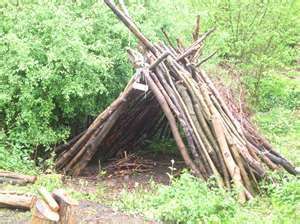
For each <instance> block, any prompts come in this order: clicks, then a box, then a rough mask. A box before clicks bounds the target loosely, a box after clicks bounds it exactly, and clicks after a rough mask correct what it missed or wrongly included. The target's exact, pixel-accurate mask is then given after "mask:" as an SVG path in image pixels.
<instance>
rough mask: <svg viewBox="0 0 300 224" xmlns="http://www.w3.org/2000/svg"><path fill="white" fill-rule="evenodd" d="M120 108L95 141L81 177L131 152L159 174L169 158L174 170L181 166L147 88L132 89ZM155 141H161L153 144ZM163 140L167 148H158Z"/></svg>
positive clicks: (181, 162)
mask: <svg viewBox="0 0 300 224" xmlns="http://www.w3.org/2000/svg"><path fill="white" fill-rule="evenodd" d="M122 107H123V108H122V113H121V114H120V116H119V117H118V119H117V121H116V122H115V124H114V125H113V127H112V128H111V130H110V131H109V133H108V134H107V136H106V137H105V138H104V139H103V141H102V142H101V144H99V146H98V149H97V152H96V153H95V154H94V156H93V158H92V159H91V160H90V162H89V164H88V166H87V167H86V168H85V169H84V170H83V171H82V173H81V175H82V176H90V175H95V174H96V173H98V172H99V169H106V168H107V167H109V165H110V164H111V162H112V161H116V160H118V159H122V158H124V157H126V156H130V155H132V154H134V155H136V156H138V157H139V158H142V159H145V160H147V161H149V160H152V161H153V169H154V170H155V169H159V170H160V171H161V172H163V173H166V172H167V171H168V169H169V167H170V166H171V160H174V161H176V167H177V168H178V169H177V168H176V170H181V169H182V168H184V167H185V164H184V162H183V160H182V158H181V155H180V153H179V151H178V149H177V145H176V144H175V141H174V139H173V136H172V133H171V130H170V128H169V123H168V120H167V119H166V117H165V115H164V114H163V112H162V110H161V108H160V105H159V103H158V102H157V100H156V99H155V97H154V96H153V95H152V93H151V92H150V91H148V92H143V91H138V90H136V91H132V92H131V93H130V95H129V96H128V97H127V98H126V102H124V103H123V106H122ZM156 142H159V143H161V144H157V145H155V143H156ZM153 143H154V144H153ZM164 143H166V144H169V147H168V149H166V148H162V147H165V146H166V145H165V144H164ZM166 147H167V146H166ZM157 171H158V170H157Z"/></svg>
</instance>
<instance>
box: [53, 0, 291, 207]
mask: <svg viewBox="0 0 300 224" xmlns="http://www.w3.org/2000/svg"><path fill="white" fill-rule="evenodd" d="M105 3H106V4H107V5H108V6H109V7H110V8H111V10H112V11H113V12H114V13H115V15H116V16H117V17H118V18H119V19H120V20H121V21H122V22H123V23H124V24H125V25H126V26H127V27H128V29H129V30H130V31H131V32H132V33H133V34H134V35H135V36H136V37H137V38H138V39H139V42H140V45H141V46H140V47H139V51H135V50H128V54H129V59H130V61H131V62H132V63H133V66H134V67H135V69H136V73H135V75H134V76H133V77H132V79H131V80H130V81H129V83H128V85H127V87H126V88H125V89H124V91H123V92H122V93H121V94H120V96H119V97H118V98H117V99H116V100H115V101H114V102H113V103H112V104H111V105H110V106H109V107H108V108H107V109H106V110H105V111H103V112H102V113H101V114H100V115H99V116H98V117H97V118H96V119H95V121H94V122H93V123H92V124H91V126H90V127H89V128H88V129H87V130H86V131H84V132H83V133H81V134H80V135H79V136H77V137H76V138H75V139H73V140H71V141H70V142H69V143H67V144H66V145H64V146H63V147H60V149H59V150H58V151H59V153H60V154H59V156H58V160H57V163H56V167H57V168H58V169H59V170H64V171H65V172H67V173H68V174H71V175H79V174H80V172H81V171H82V169H83V168H85V167H86V166H87V164H88V162H89V161H90V160H91V159H92V158H93V156H94V155H95V154H100V155H101V157H103V158H111V157H113V156H114V155H116V154H117V153H118V152H120V151H124V150H127V151H128V150H130V149H131V148H134V147H135V146H136V145H138V144H139V143H141V142H142V141H143V140H145V139H151V138H152V137H153V136H154V135H155V134H156V133H158V132H161V130H162V129H165V130H170V131H171V133H172V136H173V138H174V140H175V142H176V144H177V146H178V149H179V151H180V153H181V155H182V158H183V159H184V161H185V163H186V165H187V166H188V167H189V168H190V169H191V171H192V172H193V173H194V174H195V175H196V176H198V177H199V178H202V179H203V180H208V178H210V177H212V176H214V177H215V179H216V183H217V184H218V186H219V187H226V188H229V189H230V188H233V187H234V188H237V189H239V190H238V192H239V199H240V201H241V202H243V201H245V200H247V199H250V198H252V197H253V195H254V194H255V192H257V188H258V181H259V180H260V179H262V178H263V177H265V176H266V171H267V169H268V168H269V169H271V170H275V169H279V168H281V167H283V168H284V169H286V170H287V171H288V172H290V173H292V174H296V173H297V171H296V170H295V168H294V166H293V165H292V164H291V163H290V162H289V161H287V160H286V159H285V158H284V157H283V156H281V155H280V154H279V153H278V152H276V151H275V150H274V149H273V147H272V146H271V145H270V144H269V142H268V141H267V140H266V139H265V138H264V137H263V136H261V135H260V134H259V133H258V131H257V130H256V129H255V127H254V126H253V125H252V124H251V122H250V121H249V119H244V117H243V116H242V117H241V116H240V115H239V114H237V113H236V111H235V110H237V107H236V106H235V104H234V103H233V102H231V103H229V104H228V103H226V102H225V101H224V99H223V98H222V96H221V95H220V93H219V91H218V90H217V89H216V87H215V86H214V84H213V82H212V81H211V79H210V78H209V76H208V75H207V74H206V72H205V71H204V70H203V69H201V68H200V65H201V64H202V63H203V62H205V61H206V60H207V59H208V58H210V57H211V56H212V55H213V54H211V55H209V56H208V57H206V58H204V59H202V60H199V55H201V49H202V47H203V41H204V40H205V39H206V38H207V37H208V36H209V35H210V34H211V33H212V32H213V31H214V29H212V30H209V31H208V32H206V33H203V34H202V35H200V34H199V33H200V31H199V22H198V23H197V25H196V28H195V31H194V32H193V38H194V40H195V42H194V43H193V44H192V45H191V46H189V47H187V48H185V47H183V46H182V44H181V42H180V41H178V46H176V47H175V46H173V44H172V43H171V41H170V40H169V38H168V35H167V33H166V32H164V34H165V36H166V38H167V40H168V43H169V46H167V45H166V44H164V43H158V44H152V43H151V42H150V41H149V40H148V39H147V38H146V37H145V36H144V35H143V34H142V33H141V32H140V31H139V30H138V28H137V26H136V25H135V24H134V22H133V21H132V20H131V18H130V16H129V15H128V14H127V10H123V11H124V12H122V11H121V10H119V9H118V8H117V7H116V6H115V5H114V3H113V2H112V1H110V0H105ZM123 8H124V7H123ZM198 21H199V19H198ZM165 133H168V132H167V131H166V132H165ZM185 142H186V143H185Z"/></svg>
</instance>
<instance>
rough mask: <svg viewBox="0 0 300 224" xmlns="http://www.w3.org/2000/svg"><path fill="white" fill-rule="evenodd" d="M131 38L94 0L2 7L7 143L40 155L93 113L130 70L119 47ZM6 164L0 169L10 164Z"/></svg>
mask: <svg viewBox="0 0 300 224" xmlns="http://www.w3.org/2000/svg"><path fill="white" fill-rule="evenodd" d="M129 42H130V37H129V36H128V31H126V29H125V27H123V26H122V24H120V23H119V22H118V21H117V20H116V19H115V18H114V17H113V16H112V14H111V13H109V10H108V8H107V7H105V6H104V5H103V3H99V2H97V1H78V2H77V3H73V2H72V1H46V2H45V1H30V2H29V3H24V2H22V1H20V3H19V6H18V7H16V6H15V5H12V4H9V3H7V4H4V5H3V6H1V7H0V55H1V60H0V67H1V69H0V77H1V82H0V83H1V92H0V111H1V115H0V117H1V119H2V121H1V124H0V125H1V127H2V128H3V129H4V132H5V136H6V140H5V147H6V148H7V149H9V150H13V151H14V153H16V154H17V155H18V157H23V155H24V154H25V155H26V158H27V157H28V156H29V155H30V154H31V153H33V152H35V153H38V154H37V155H41V154H43V152H44V151H45V149H46V150H49V149H50V146H51V145H53V144H55V143H57V142H60V141H62V140H64V139H66V138H67V137H68V136H69V133H70V128H72V127H74V128H80V125H81V124H80V122H81V123H82V124H83V123H84V120H85V118H86V117H87V116H89V115H92V116H95V115H96V114H97V113H98V112H99V111H100V110H102V109H103V107H104V106H106V105H107V104H108V103H109V102H110V101H111V100H112V99H113V98H114V97H115V96H116V95H117V94H118V93H119V91H120V90H121V89H122V87H123V85H124V84H125V82H126V80H127V79H128V76H129V75H130V73H131V67H130V66H129V64H128V63H127V57H126V53H125V51H124V49H122V48H125V47H127V46H129V45H130V44H129ZM1 147H2V149H3V148H4V146H3V145H2V146H1ZM24 159H25V158H24ZM2 163H5V161H3V162H2ZM2 163H1V164H0V165H1V168H8V167H9V165H3V164H2Z"/></svg>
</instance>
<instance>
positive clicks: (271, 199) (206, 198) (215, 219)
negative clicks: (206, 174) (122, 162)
mask: <svg viewBox="0 0 300 224" xmlns="http://www.w3.org/2000/svg"><path fill="white" fill-rule="evenodd" d="M273 177H274V178H275V179H274V178H273V180H272V181H273V182H270V181H267V182H264V184H263V185H262V188H264V189H265V191H266V192H265V194H263V195H261V196H257V197H256V198H255V199H253V200H252V201H250V202H248V203H247V204H245V205H241V204H238V203H237V202H236V200H235V199H234V197H233V196H232V195H230V194H229V193H226V192H224V191H223V190H220V189H209V188H208V186H207V184H206V183H203V182H202V181H199V180H197V179H196V178H194V177H193V176H191V175H190V174H188V173H183V174H182V175H181V177H180V178H179V179H177V180H176V179H175V180H174V181H173V182H172V184H171V185H170V186H162V185H154V186H152V190H151V191H149V190H147V191H145V190H141V189H140V190H136V191H135V192H133V193H130V192H123V194H122V195H121V199H119V200H118V202H116V203H115V206H117V207H118V208H120V209H123V210H126V211H131V212H139V213H142V214H144V215H145V216H146V217H147V218H150V219H153V218H156V219H159V220H161V221H163V222H164V223H245V224H246V223H247V224H248V223H278V224H279V223H295V222H296V220H298V218H299V215H300V214H299V212H298V211H297V209H298V208H299V206H300V204H299V201H300V192H299V189H300V188H299V187H300V185H299V184H300V182H299V180H298V179H297V178H295V177H289V178H286V177H282V176H278V175H273ZM275 180H276V181H275ZM266 194H267V195H268V198H267V197H266Z"/></svg>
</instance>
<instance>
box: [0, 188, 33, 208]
mask: <svg viewBox="0 0 300 224" xmlns="http://www.w3.org/2000/svg"><path fill="white" fill-rule="evenodd" d="M35 200H36V197H35V196H33V195H29V194H20V193H16V192H0V207H1V208H13V209H24V210H30V209H31V207H32V206H33V204H34V202H35Z"/></svg>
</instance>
